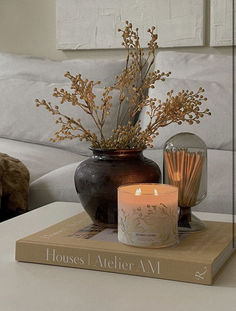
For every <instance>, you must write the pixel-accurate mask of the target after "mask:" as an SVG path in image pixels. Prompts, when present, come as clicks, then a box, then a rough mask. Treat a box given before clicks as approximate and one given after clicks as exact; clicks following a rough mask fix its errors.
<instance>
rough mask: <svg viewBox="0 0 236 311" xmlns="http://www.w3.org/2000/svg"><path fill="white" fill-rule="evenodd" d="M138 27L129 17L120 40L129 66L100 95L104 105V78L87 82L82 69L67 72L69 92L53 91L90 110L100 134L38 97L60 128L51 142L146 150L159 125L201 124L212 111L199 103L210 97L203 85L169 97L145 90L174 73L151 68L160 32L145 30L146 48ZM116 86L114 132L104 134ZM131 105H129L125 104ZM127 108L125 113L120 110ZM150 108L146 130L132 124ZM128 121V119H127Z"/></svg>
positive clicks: (59, 96)
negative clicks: (98, 99) (100, 88)
mask: <svg viewBox="0 0 236 311" xmlns="http://www.w3.org/2000/svg"><path fill="white" fill-rule="evenodd" d="M138 31H139V30H138V28H135V29H133V25H132V23H130V22H129V21H126V22H125V28H124V29H118V32H121V37H122V43H121V45H122V46H124V48H125V49H126V52H127V58H126V66H125V68H124V69H123V71H122V73H121V74H120V75H119V76H116V77H115V83H114V84H113V85H111V86H109V87H104V92H103V94H102V97H101V101H102V104H99V105H96V104H95V98H96V95H95V94H94V91H93V89H94V87H95V86H96V85H99V84H100V83H101V81H97V82H94V81H89V80H88V79H86V78H85V79H84V78H82V76H81V74H78V75H75V76H73V75H71V74H70V72H66V73H65V77H66V78H68V79H69V80H70V82H71V87H70V88H71V92H68V91H66V90H64V89H63V88H62V89H60V90H58V89H57V88H55V89H54V91H53V96H54V97H56V98H58V99H59V102H60V104H61V105H63V104H65V103H70V104H71V105H72V106H77V107H78V109H80V110H82V111H84V112H85V113H87V114H88V115H89V116H90V117H91V118H92V120H93V122H94V124H95V125H96V128H97V132H98V133H91V132H90V130H89V129H86V128H85V127H84V126H83V122H82V120H81V119H77V120H75V119H74V118H73V117H70V116H67V115H65V114H63V113H62V112H61V111H60V109H59V106H58V105H55V106H53V105H52V104H51V103H50V102H46V101H45V100H44V99H43V100H41V101H40V100H39V99H36V100H35V103H36V106H37V107H39V106H43V107H44V108H45V109H46V110H48V111H49V112H51V113H52V115H56V116H57V119H56V124H59V125H60V126H61V128H60V129H59V130H58V131H57V132H56V133H55V138H51V141H53V142H55V141H61V140H64V139H70V140H71V139H74V138H78V139H79V140H80V141H82V140H86V141H89V142H90V143H91V145H92V146H93V147H95V148H107V149H137V148H138V149H139V148H140V149H145V148H147V147H150V148H152V143H153V140H154V139H155V138H156V136H158V135H159V131H158V130H159V128H161V127H165V126H168V125H169V124H171V123H177V124H179V125H182V123H184V122H186V123H188V124H190V125H191V124H194V123H196V124H198V123H200V120H199V119H200V118H202V117H204V116H205V115H211V113H210V111H209V109H205V110H204V109H200V106H201V105H202V103H203V102H204V101H206V100H207V98H206V97H204V96H203V93H204V92H205V90H204V89H203V88H202V87H200V88H199V89H198V91H197V92H194V91H192V90H191V91H190V90H180V91H178V92H177V93H176V95H174V90H170V91H169V92H168V93H167V98H166V100H165V101H161V100H160V99H157V98H150V97H149V96H148V95H147V93H148V90H149V89H150V88H155V84H156V82H160V83H163V82H164V81H165V80H166V78H168V77H169V76H170V75H171V72H166V73H165V72H160V70H158V69H157V70H155V71H151V68H152V65H153V64H154V61H155V55H156V51H157V49H158V45H157V39H158V35H157V34H156V33H155V27H154V26H152V27H151V28H149V29H148V30H147V32H148V33H149V35H150V40H149V42H148V43H147V49H146V50H143V49H142V48H141V45H140V37H139V33H138ZM113 90H118V91H119V92H120V97H119V103H118V109H117V118H116V127H115V128H114V129H113V131H112V133H111V136H110V137H108V138H107V137H105V135H104V133H103V131H104V124H105V123H106V121H107V117H108V116H109V114H110V111H111V108H112V103H111V100H112V94H111V92H112V91H113ZM127 104H128V105H127ZM123 107H127V108H126V111H125V113H123V114H122V113H121V112H122V111H123V110H124V109H122V108H123ZM144 107H148V108H149V111H147V113H146V114H147V115H148V116H149V123H148V125H147V127H146V128H145V129H143V128H141V124H140V121H138V122H136V124H134V123H133V120H134V117H135V116H136V115H137V114H138V113H140V111H141V110H142V109H143V108H144ZM127 119H129V120H130V121H129V122H127V121H126V120H127Z"/></svg>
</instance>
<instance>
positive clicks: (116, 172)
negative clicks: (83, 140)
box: [75, 149, 161, 227]
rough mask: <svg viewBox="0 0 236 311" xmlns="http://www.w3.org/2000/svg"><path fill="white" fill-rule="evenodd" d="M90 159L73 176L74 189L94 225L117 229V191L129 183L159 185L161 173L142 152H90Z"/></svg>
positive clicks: (99, 150) (107, 150)
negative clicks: (91, 153) (115, 227)
mask: <svg viewBox="0 0 236 311" xmlns="http://www.w3.org/2000/svg"><path fill="white" fill-rule="evenodd" d="M92 151H93V156H92V157H91V158H89V159H88V160H85V161H83V162H82V163H81V164H80V165H79V166H78V167H77V169H76V172H75V187H76V190H77V193H78V196H79V199H80V202H81V203H82V205H83V207H84V209H85V210H86V212H87V213H88V214H89V216H90V217H91V219H92V220H93V222H94V223H95V224H100V225H105V226H108V227H109V226H114V225H117V188H118V187H119V186H121V185H125V184H132V183H160V182H161V171H160V168H159V166H158V165H157V164H156V163H155V162H154V161H152V160H149V159H147V158H145V157H144V156H143V152H142V150H109V149H106V150H104V149H92Z"/></svg>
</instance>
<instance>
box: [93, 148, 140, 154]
mask: <svg viewBox="0 0 236 311" xmlns="http://www.w3.org/2000/svg"><path fill="white" fill-rule="evenodd" d="M89 149H90V150H91V151H95V152H103V153H137V152H142V151H144V150H145V149H141V148H138V149H107V148H93V147H90V148H89Z"/></svg>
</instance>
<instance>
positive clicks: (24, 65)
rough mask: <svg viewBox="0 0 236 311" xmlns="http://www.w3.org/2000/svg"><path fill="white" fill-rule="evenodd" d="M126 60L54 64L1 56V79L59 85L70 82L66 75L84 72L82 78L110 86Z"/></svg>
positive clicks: (30, 57) (97, 60)
mask: <svg viewBox="0 0 236 311" xmlns="http://www.w3.org/2000/svg"><path fill="white" fill-rule="evenodd" d="M125 64H126V59H110V60H106V59H70V60H64V61H52V60H49V59H43V58H35V57H32V56H24V55H15V54H8V53H0V77H4V78H7V77H8V78H16V77H18V78H25V79H26V78H27V79H29V80H34V81H40V80H42V81H45V82H52V83H53V82H54V83H56V82H59V83H63V82H65V81H67V80H68V79H66V78H65V77H64V74H65V73H66V72H67V71H70V72H71V74H79V73H81V75H82V77H84V78H87V79H89V80H93V81H101V82H102V85H107V86H109V85H110V84H111V83H113V82H114V78H115V76H116V75H119V74H120V73H121V71H122V69H123V68H124V67H125Z"/></svg>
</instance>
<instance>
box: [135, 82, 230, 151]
mask: <svg viewBox="0 0 236 311" xmlns="http://www.w3.org/2000/svg"><path fill="white" fill-rule="evenodd" d="M200 86H201V87H203V88H204V89H205V93H204V96H206V97H207V98H208V100H207V101H206V102H204V104H202V105H201V106H200V109H202V110H204V109H206V108H209V109H210V112H211V116H208V115H205V116H204V117H203V118H200V124H193V125H189V124H188V123H183V124H182V125H181V126H180V125H178V124H174V123H173V124H170V125H169V126H167V127H163V128H160V130H159V135H158V136H157V138H156V139H155V140H154V147H155V148H158V149H161V148H163V146H164V144H165V142H166V141H167V140H168V139H169V138H170V137H171V136H173V135H175V134H177V133H180V132H191V133H194V134H196V135H198V136H200V137H201V138H202V139H203V140H204V142H205V143H206V145H207V147H208V148H212V149H221V150H232V93H231V89H230V87H226V85H224V84H220V83H219V82H209V81H200V80H190V79H188V80H186V79H177V78H173V79H172V78H168V79H166V81H165V82H162V83H159V84H158V86H157V87H156V88H155V89H151V90H150V91H149V96H150V97H152V98H157V99H161V100H163V101H164V100H165V99H166V98H167V97H168V96H167V92H168V91H170V90H174V94H176V93H177V92H178V91H181V90H182V89H185V90H193V91H194V92H197V90H198V88H199V87H200ZM174 94H173V95H174ZM147 111H149V108H147V107H145V108H144V109H143V111H142V112H141V114H140V120H141V126H142V127H143V128H146V126H147V124H148V122H149V116H148V115H147V114H146V112H147Z"/></svg>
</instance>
